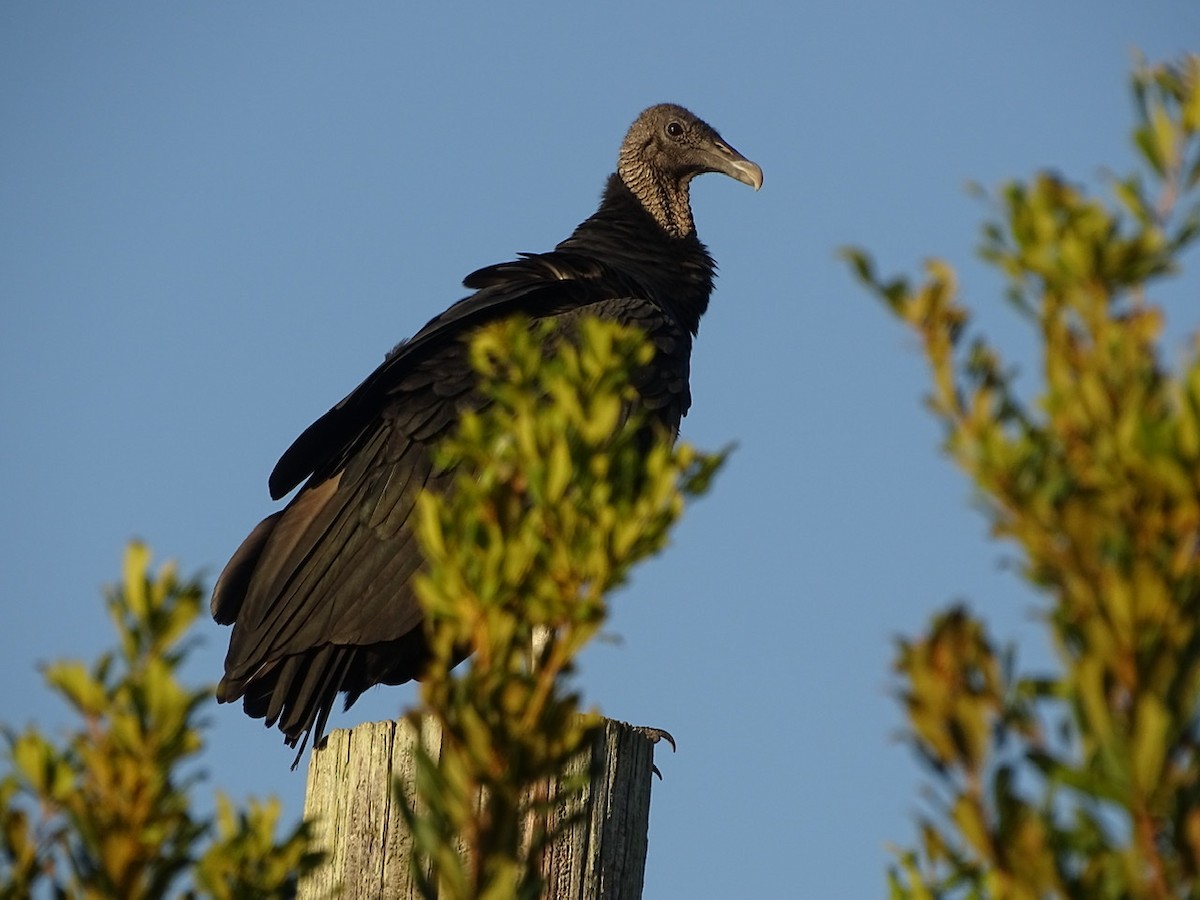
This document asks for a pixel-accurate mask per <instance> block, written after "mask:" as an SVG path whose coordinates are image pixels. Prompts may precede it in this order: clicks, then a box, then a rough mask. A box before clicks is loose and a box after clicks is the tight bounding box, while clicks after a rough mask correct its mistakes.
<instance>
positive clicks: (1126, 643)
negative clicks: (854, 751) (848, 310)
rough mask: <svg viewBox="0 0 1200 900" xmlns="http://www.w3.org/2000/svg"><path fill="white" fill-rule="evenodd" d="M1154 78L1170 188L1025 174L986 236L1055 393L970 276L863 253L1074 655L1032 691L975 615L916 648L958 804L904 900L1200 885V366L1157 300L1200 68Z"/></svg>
mask: <svg viewBox="0 0 1200 900" xmlns="http://www.w3.org/2000/svg"><path fill="white" fill-rule="evenodd" d="M1133 83H1134V96H1135V100H1136V103H1137V112H1138V121H1137V125H1136V126H1135V128H1134V133H1133V141H1134V144H1135V146H1136V147H1137V148H1138V150H1139V152H1140V155H1141V157H1142V160H1143V162H1144V164H1145V167H1146V171H1144V172H1141V173H1137V174H1134V175H1130V176H1128V177H1125V178H1121V179H1115V180H1114V181H1113V182H1112V185H1111V187H1112V192H1113V196H1114V202H1112V203H1106V202H1104V201H1102V200H1099V199H1096V198H1093V197H1090V196H1088V194H1087V193H1086V192H1085V191H1084V189H1083V188H1082V187H1079V186H1076V185H1073V184H1071V183H1069V182H1067V181H1066V180H1064V179H1063V178H1061V177H1059V176H1057V175H1051V174H1040V175H1037V176H1035V177H1034V178H1032V179H1031V180H1030V181H1028V182H1012V183H1010V184H1007V185H1005V186H1004V187H1003V188H1002V189H1001V190H1000V191H999V193H998V196H997V198H996V201H995V209H996V220H995V221H993V222H990V223H988V224H987V225H986V226H985V228H984V239H983V245H982V255H983V257H984V259H985V260H987V261H988V262H989V263H991V264H992V265H994V266H995V267H996V268H998V269H999V270H1000V272H1002V273H1003V275H1004V277H1005V278H1006V280H1007V282H1008V289H1007V292H1006V293H1007V296H1008V298H1009V299H1010V300H1011V301H1012V302H1013V303H1014V305H1015V307H1016V308H1017V309H1018V310H1019V312H1020V313H1021V315H1022V317H1023V319H1024V320H1025V321H1026V322H1028V323H1029V324H1030V325H1032V326H1033V328H1034V330H1035V338H1036V339H1037V340H1038V341H1039V342H1040V346H1041V348H1042V368H1041V372H1040V375H1041V379H1040V384H1039V385H1038V386H1037V389H1036V391H1035V392H1034V395H1033V396H1032V397H1031V395H1030V391H1029V390H1028V388H1027V387H1023V389H1022V390H1021V391H1018V390H1017V388H1016V386H1015V383H1014V378H1013V376H1012V374H1011V372H1010V370H1009V369H1008V368H1007V367H1006V365H1005V363H1004V361H1003V356H1002V354H1001V352H1000V351H999V350H998V349H997V348H996V347H994V346H992V345H991V344H989V343H988V342H987V340H986V339H985V338H983V337H980V336H974V337H973V338H972V341H971V343H970V345H969V346H968V345H967V344H966V342H965V341H964V336H965V335H966V334H967V333H968V331H969V330H970V324H971V323H970V316H969V314H968V312H967V309H966V307H965V306H964V305H963V303H962V301H961V299H960V297H959V293H958V288H957V285H956V283H955V278H954V273H953V272H952V271H951V270H950V268H949V267H948V266H947V265H945V264H944V263H940V262H935V263H931V264H929V265H928V267H927V274H926V277H925V279H924V280H923V281H922V282H920V283H918V284H916V285H910V284H909V283H908V282H906V281H904V280H901V279H897V280H891V281H883V280H881V279H880V278H879V277H878V276H877V275H876V274H875V272H874V269H873V266H872V263H871V262H870V260H869V259H868V258H867V256H866V255H865V254H864V253H862V252H861V251H848V254H847V255H848V256H849V258H850V261H851V263H852V265H853V268H854V270H855V271H856V273H857V274H858V275H859V277H860V278H861V279H862V280H863V281H864V282H866V283H867V284H868V285H869V286H870V287H871V288H872V290H873V291H874V292H875V293H876V294H877V295H878V296H879V298H880V299H881V300H882V301H883V302H884V303H885V305H886V306H887V308H888V309H889V310H891V311H892V312H893V313H894V314H895V315H896V316H897V317H898V318H900V319H901V320H902V321H903V322H904V323H905V324H906V325H908V326H909V327H910V328H911V329H912V330H913V331H914V333H916V334H917V335H918V336H919V337H920V339H921V342H922V347H923V351H924V355H925V357H926V360H927V363H928V366H929V369H930V374H931V381H932V385H933V387H932V390H931V394H930V406H931V408H932V410H933V412H934V413H935V415H936V416H937V417H938V419H939V420H940V421H941V423H942V424H943V426H944V429H945V435H946V449H947V452H948V454H949V455H950V456H951V457H952V458H953V459H954V461H955V462H956V463H957V464H958V465H959V466H960V467H961V468H962V469H963V471H965V472H966V473H967V475H968V476H969V477H970V479H971V480H972V482H973V484H974V485H975V487H976V489H977V491H978V495H979V497H980V499H981V500H982V502H983V505H984V508H985V510H986V512H987V514H988V515H989V517H990V519H991V522H992V527H993V532H994V533H995V534H996V535H997V536H998V537H1001V538H1005V539H1008V540H1010V541H1012V542H1013V543H1014V544H1015V545H1016V546H1017V547H1018V548H1019V550H1020V555H1021V559H1022V561H1023V568H1024V574H1025V575H1026V577H1027V578H1028V580H1029V581H1030V582H1031V583H1032V584H1034V585H1036V586H1037V587H1038V588H1039V589H1040V590H1041V591H1043V593H1044V596H1045V597H1046V607H1045V623H1046V625H1047V628H1048V630H1049V633H1050V637H1051V640H1052V642H1053V645H1054V646H1055V648H1056V650H1057V652H1058V658H1059V662H1060V670H1059V671H1058V672H1056V673H1054V674H1052V675H1049V676H1040V677H1036V678H1035V677H1032V676H1018V675H1017V674H1016V673H1015V671H1014V670H1013V668H1012V666H1011V665H1010V664H1009V663H1008V661H1007V660H1006V658H1005V657H1004V656H1001V655H1000V654H998V653H997V651H996V650H995V649H994V642H993V640H992V639H991V638H990V637H989V636H988V633H987V630H986V627H985V625H984V624H983V622H982V621H981V620H978V619H976V618H974V617H973V616H971V615H970V614H969V613H967V612H966V611H965V610H964V609H962V608H956V609H954V610H952V611H951V612H949V613H948V614H944V615H942V616H939V617H937V618H936V619H935V620H934V622H933V624H932V625H931V627H930V629H929V632H928V634H927V635H925V636H923V637H921V638H919V639H917V640H912V641H902V642H901V649H900V654H899V659H898V662H897V669H898V672H899V674H900V682H901V685H902V688H901V695H902V697H903V700H904V703H905V706H906V709H907V712H908V720H909V729H910V731H909V740H910V741H911V743H912V745H913V746H914V748H915V749H916V750H917V751H918V753H919V754H920V755H921V757H922V758H923V759H924V760H926V761H927V762H928V763H929V764H930V766H931V771H932V772H933V774H934V779H935V785H936V786H937V789H938V790H937V792H936V794H935V795H934V797H935V811H936V814H935V815H933V816H931V817H928V818H924V819H922V822H921V842H920V845H919V847H918V848H916V849H915V850H911V851H905V852H901V853H900V855H899V857H898V868H897V869H896V870H894V871H893V872H892V874H891V879H890V885H891V890H892V896H894V897H974V896H988V897H1039V898H1040V897H1089V898H1090V897H1114V898H1115V897H1175V896H1185V895H1186V896H1192V895H1195V894H1197V893H1200V854H1198V852H1197V851H1198V849H1200V840H1198V838H1200V775H1198V774H1197V773H1198V772H1200V402H1198V399H1200V395H1198V393H1197V386H1198V385H1200V353H1198V352H1197V349H1198V348H1197V345H1196V344H1193V346H1192V348H1191V352H1190V353H1188V354H1186V355H1185V356H1183V358H1182V359H1178V360H1177V355H1176V353H1175V352H1174V351H1173V349H1172V350H1167V351H1164V349H1163V348H1162V347H1161V337H1162V332H1163V321H1162V313H1161V310H1160V309H1158V308H1157V307H1156V306H1154V305H1153V303H1152V302H1150V299H1149V298H1148V296H1147V289H1148V287H1149V286H1150V285H1151V284H1152V283H1153V281H1154V279H1156V278H1158V277H1160V276H1162V275H1165V274H1168V273H1173V272H1175V271H1176V270H1177V268H1178V266H1179V261H1180V260H1179V257H1180V254H1181V252H1182V251H1183V250H1184V249H1186V248H1187V247H1188V246H1189V245H1190V244H1191V243H1192V242H1193V241H1194V239H1195V238H1196V236H1197V235H1198V234H1200V200H1198V198H1197V197H1196V195H1195V192H1194V188H1196V187H1197V182H1198V179H1200V130H1198V127H1197V126H1198V125H1200V57H1196V56H1189V57H1187V58H1185V59H1184V60H1182V61H1180V62H1179V63H1177V64H1173V65H1161V66H1141V67H1139V69H1138V70H1137V71H1136V72H1135V74H1134V78H1133ZM1168 360H1169V361H1170V362H1171V363H1175V364H1174V365H1170V364H1169V363H1168Z"/></svg>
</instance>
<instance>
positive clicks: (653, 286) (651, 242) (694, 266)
mask: <svg viewBox="0 0 1200 900" xmlns="http://www.w3.org/2000/svg"><path fill="white" fill-rule="evenodd" d="M684 196H685V205H686V193H685V195H684ZM687 222H688V224H689V228H688V230H687V231H685V232H684V233H682V234H678V235H677V234H675V233H674V231H673V230H671V229H668V228H667V227H666V226H664V225H663V224H662V221H661V220H660V219H659V216H658V214H657V213H656V212H655V211H654V207H648V206H646V204H645V203H644V202H643V201H642V199H641V198H640V197H639V196H638V195H637V194H636V193H634V191H633V189H632V188H630V187H629V185H628V184H626V183H625V180H624V179H623V178H621V177H620V175H619V174H613V175H611V176H609V179H608V184H607V185H606V186H605V188H604V196H603V197H602V199H601V201H600V207H599V209H597V210H596V212H595V213H593V214H592V216H591V217H590V218H588V219H587V221H585V222H583V223H582V224H580V226H579V227H578V228H576V229H575V232H574V233H573V234H572V235H571V236H570V237H569V238H567V239H566V240H565V241H563V242H562V243H561V244H559V247H558V249H560V250H569V251H574V252H584V253H587V254H589V255H594V256H596V257H598V258H601V259H603V260H604V261H605V263H606V264H608V265H611V266H613V267H615V268H616V269H618V270H620V271H621V272H622V274H625V275H627V276H629V277H631V278H633V279H635V280H636V282H637V283H638V284H641V285H642V286H643V288H644V289H645V290H646V291H647V293H648V295H649V298H650V299H653V300H654V301H655V302H657V303H658V304H659V305H660V306H662V307H663V308H664V309H667V310H669V311H670V312H671V313H672V314H673V315H675V317H676V318H677V319H678V321H679V322H680V324H681V325H683V326H685V327H686V328H687V329H688V330H689V331H690V332H692V333H693V334H695V333H696V329H697V328H698V327H699V325H700V317H701V316H702V315H703V314H704V312H705V310H707V309H708V298H709V294H711V293H712V288H713V279H714V277H715V272H716V264H715V263H713V261H712V257H710V256H709V255H708V251H707V250H706V249H705V247H704V244H702V243H701V242H700V240H699V238H697V237H696V231H695V229H694V228H691V227H690V223H691V211H690V210H688V211H687Z"/></svg>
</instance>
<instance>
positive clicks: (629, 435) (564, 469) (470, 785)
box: [401, 319, 723, 900]
mask: <svg viewBox="0 0 1200 900" xmlns="http://www.w3.org/2000/svg"><path fill="white" fill-rule="evenodd" d="M547 348H550V349H549V350H548V349H547ZM651 353H652V349H651V347H650V346H649V345H648V343H647V342H646V341H645V338H644V336H643V335H641V333H640V332H636V331H633V330H631V329H629V328H623V327H621V326H618V325H616V324H613V323H605V322H601V321H599V320H595V319H584V320H582V321H581V322H580V323H579V327H578V331H577V333H576V334H575V335H574V336H573V337H572V338H571V339H565V338H561V337H556V336H555V334H554V331H553V325H551V324H550V323H544V322H528V321H520V320H517V321H509V322H503V323H499V324H497V325H494V326H489V327H487V328H485V329H482V330H481V331H480V332H479V333H478V334H477V336H476V337H475V338H474V339H473V342H472V345H471V358H472V364H473V365H474V367H475V368H476V369H477V370H478V371H479V372H480V373H481V375H482V376H483V384H484V385H485V387H484V391H485V394H486V395H487V397H488V401H489V402H488V403H487V404H486V405H485V406H484V407H483V409H482V410H481V411H480V412H478V413H477V414H473V415H468V416H466V417H465V418H464V419H463V420H462V422H461V425H460V427H459V429H458V430H457V433H456V434H455V435H454V436H453V437H451V438H450V439H449V440H448V442H447V443H446V445H445V446H444V447H443V448H442V449H441V453H442V455H441V459H440V463H441V464H442V465H445V466H453V467H456V472H455V479H454V482H453V485H452V487H451V488H450V490H448V491H447V492H446V494H445V495H444V496H437V495H433V494H425V495H423V496H422V497H421V501H420V505H419V508H418V509H419V535H420V540H421V545H422V548H423V551H424V553H425V555H426V558H427V559H428V561H429V567H428V572H427V574H426V575H424V576H423V577H422V580H421V583H420V586H419V592H420V596H421V601H422V604H423V606H424V609H425V611H426V624H427V628H428V633H429V635H430V639H431V642H432V645H433V655H434V661H433V664H432V665H431V667H430V670H429V671H428V672H427V674H426V676H425V679H424V681H423V682H422V685H421V699H422V703H423V706H424V707H425V708H424V709H418V710H415V711H414V712H413V713H412V714H411V717H412V719H413V721H414V723H415V724H417V725H418V726H419V725H420V721H421V719H422V717H424V716H426V715H431V716H432V717H433V718H434V719H435V720H436V721H437V723H439V724H440V726H441V731H442V750H441V762H440V764H439V763H437V762H435V761H434V759H433V758H432V757H430V756H428V755H425V754H422V755H420V758H419V759H418V760H417V781H416V786H415V796H411V797H406V796H405V794H404V792H401V799H402V801H403V805H404V809H405V811H406V816H407V820H408V823H409V826H410V828H411V830H412V831H413V834H414V836H415V841H416V846H417V849H418V854H417V858H416V860H415V863H416V870H417V872H418V873H421V872H423V871H425V865H426V864H428V865H430V867H431V868H432V871H433V878H432V880H424V881H423V884H422V890H423V891H424V893H425V895H426V896H428V897H432V896H437V897H440V898H442V900H454V898H467V897H471V898H485V897H486V898H501V897H505V898H507V897H523V898H534V897H538V896H540V891H541V888H542V877H541V875H540V873H539V868H540V867H539V859H540V857H541V856H542V854H543V852H544V851H545V849H546V847H547V845H548V843H549V841H550V840H551V839H553V837H554V835H555V833H556V830H557V829H561V828H562V827H565V825H566V824H568V823H567V822H564V821H561V820H558V824H557V825H550V824H548V822H549V821H550V818H549V816H548V814H549V813H550V811H551V808H552V807H556V806H557V807H558V808H559V809H560V810H561V809H562V808H563V807H564V806H566V805H568V804H569V803H570V801H571V798H572V797H573V796H577V795H578V793H579V792H580V791H582V789H583V787H584V783H583V782H582V781H579V780H576V781H570V780H567V781H565V782H562V781H560V782H559V783H558V785H557V788H556V789H557V791H558V793H557V796H548V789H547V788H546V784H547V783H548V782H549V781H551V780H552V779H555V778H556V777H557V776H559V775H560V774H561V773H562V772H563V771H564V770H566V769H567V765H568V763H569V762H570V761H571V760H572V759H574V758H575V757H576V756H577V755H578V754H579V753H580V752H581V750H583V749H584V748H585V747H586V746H587V745H588V744H589V742H590V740H591V738H592V736H593V734H594V730H595V728H596V727H597V725H598V723H599V721H600V720H599V717H598V715H597V714H596V713H595V712H589V713H581V712H580V708H579V707H580V698H579V695H578V693H576V692H575V691H574V690H573V689H572V688H571V686H570V684H569V677H570V675H571V672H572V666H573V661H574V659H575V657H576V656H577V654H578V653H579V651H580V650H581V648H582V647H583V646H584V645H585V644H586V643H587V642H588V641H589V640H590V639H592V638H593V637H594V636H595V635H596V633H597V631H598V630H599V629H600V628H601V626H602V624H603V622H604V619H605V615H606V609H607V607H606V601H605V598H606V595H607V594H608V593H609V592H610V591H612V590H613V589H614V588H616V587H618V586H619V585H621V584H622V583H623V582H624V581H625V579H626V578H627V576H628V574H629V571H630V569H631V567H632V566H633V565H634V564H635V563H637V562H638V561H639V560H641V559H644V558H645V557H647V556H649V555H651V554H654V553H656V552H658V551H659V550H661V549H662V548H663V546H664V545H665V544H666V541H667V537H668V531H669V529H670V528H671V526H672V525H673V523H674V522H675V521H676V520H677V519H678V517H679V516H680V514H681V513H682V511H683V506H684V501H685V499H686V498H689V497H694V496H697V495H698V494H701V493H703V492H704V490H706V488H707V485H708V483H709V481H710V479H711V477H712V476H713V474H714V473H715V472H716V470H717V469H718V467H719V466H720V464H721V462H722V460H723V456H721V455H714V456H709V455H704V454H700V453H697V452H696V451H695V450H693V449H692V448H691V447H689V446H687V445H686V444H673V437H674V436H673V435H668V434H666V433H664V432H663V430H662V429H661V428H659V427H657V426H656V425H654V424H652V423H651V422H649V421H648V420H647V419H645V418H643V417H642V416H641V415H640V413H639V412H638V409H639V407H638V405H637V404H636V403H635V402H634V401H635V399H636V394H635V392H634V388H633V387H632V383H631V382H632V380H634V379H633V378H631V375H632V373H635V372H636V371H637V369H638V368H639V367H642V366H645V365H646V364H647V363H648V362H649V360H650V356H651ZM466 651H470V652H471V654H472V658H471V662H470V664H469V665H467V666H463V667H461V668H459V669H454V665H455V663H456V662H457V661H458V660H459V659H461V658H462V656H463V655H464V653H465V652H466ZM452 669H454V671H451V670H452ZM416 810H419V811H420V812H419V814H418V812H417V811H416ZM418 878H419V879H424V876H423V875H421V874H418Z"/></svg>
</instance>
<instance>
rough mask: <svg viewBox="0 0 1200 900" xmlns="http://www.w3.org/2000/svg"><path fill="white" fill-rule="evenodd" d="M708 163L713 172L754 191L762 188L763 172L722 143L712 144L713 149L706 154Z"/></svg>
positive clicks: (755, 164) (715, 142)
mask: <svg viewBox="0 0 1200 900" xmlns="http://www.w3.org/2000/svg"><path fill="white" fill-rule="evenodd" d="M708 161H709V162H710V163H711V165H712V171H713V172H720V173H721V174H722V175H728V176H729V177H730V178H735V179H737V180H738V181H740V182H741V183H742V184H748V185H750V187H752V188H754V189H755V190H756V191H757V190H758V189H759V188H760V187H762V183H763V172H762V169H761V168H759V166H758V164H757V163H753V162H751V161H750V160H748V159H746V157H744V156H742V154H740V153H738V152H737V151H736V150H734V149H733V148H732V147H730V146H729V145H728V144H726V143H725V142H724V141H721V140H718V141H714V142H713V149H712V151H711V152H710V153H709V154H708Z"/></svg>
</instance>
